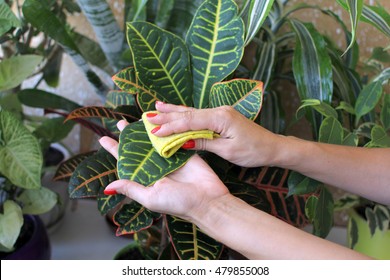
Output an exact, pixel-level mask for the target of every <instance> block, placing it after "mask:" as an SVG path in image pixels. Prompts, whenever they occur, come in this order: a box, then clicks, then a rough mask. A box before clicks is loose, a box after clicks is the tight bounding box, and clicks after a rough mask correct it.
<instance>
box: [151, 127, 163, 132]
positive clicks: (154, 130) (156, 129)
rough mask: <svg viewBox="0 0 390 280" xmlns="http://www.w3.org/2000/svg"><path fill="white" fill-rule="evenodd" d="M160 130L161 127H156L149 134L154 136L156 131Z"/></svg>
mask: <svg viewBox="0 0 390 280" xmlns="http://www.w3.org/2000/svg"><path fill="white" fill-rule="evenodd" d="M160 128H161V126H156V127H155V128H153V129H152V130H151V131H150V132H151V133H152V134H155V133H156V132H157V131H159V130H160Z"/></svg>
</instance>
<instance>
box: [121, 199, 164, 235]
mask: <svg viewBox="0 0 390 280" xmlns="http://www.w3.org/2000/svg"><path fill="white" fill-rule="evenodd" d="M158 217H160V214H156V213H153V212H151V211H150V210H148V209H146V208H145V207H143V206H142V205H141V204H139V203H137V202H135V201H133V202H131V203H129V204H124V205H123V206H122V207H121V209H120V210H119V211H118V212H116V213H115V215H114V222H115V224H116V225H117V226H118V229H117V231H116V234H117V235H123V234H131V233H134V232H138V231H140V230H143V229H145V228H148V227H150V226H151V225H152V224H153V220H154V219H157V218H158Z"/></svg>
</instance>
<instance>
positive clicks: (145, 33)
mask: <svg viewBox="0 0 390 280" xmlns="http://www.w3.org/2000/svg"><path fill="white" fill-rule="evenodd" d="M127 40H128V43H129V46H130V49H131V51H132V54H133V57H134V66H135V69H136V72H137V74H138V78H139V79H140V81H141V82H142V84H144V85H146V86H147V87H148V88H149V89H151V90H153V91H155V92H156V97H157V98H158V99H159V100H162V101H167V102H169V103H173V104H183V105H188V106H190V105H192V100H191V97H192V87H191V84H192V83H191V81H192V79H191V72H190V60H189V54H188V49H187V47H186V45H185V44H184V42H183V40H182V39H180V38H179V37H178V36H176V35H174V34H172V33H170V32H168V31H165V30H163V29H161V28H159V27H157V26H155V25H153V24H151V23H148V22H131V23H128V24H127Z"/></svg>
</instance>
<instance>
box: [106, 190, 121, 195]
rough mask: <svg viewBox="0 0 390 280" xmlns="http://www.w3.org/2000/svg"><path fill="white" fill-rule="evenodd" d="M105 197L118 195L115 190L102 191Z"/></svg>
mask: <svg viewBox="0 0 390 280" xmlns="http://www.w3.org/2000/svg"><path fill="white" fill-rule="evenodd" d="M104 194H105V195H116V194H118V193H117V192H116V190H104Z"/></svg>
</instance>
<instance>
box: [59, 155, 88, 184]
mask: <svg viewBox="0 0 390 280" xmlns="http://www.w3.org/2000/svg"><path fill="white" fill-rule="evenodd" d="M94 153H95V152H88V153H83V154H78V155H76V156H74V157H71V158H69V159H68V160H66V161H63V162H62V163H61V164H60V166H58V168H57V170H56V173H55V175H54V178H53V180H54V181H66V182H68V181H69V179H70V177H71V176H72V174H73V172H74V171H75V170H76V168H77V166H78V165H79V164H80V163H81V162H82V161H83V160H85V159H86V158H88V157H89V156H91V155H92V154H94Z"/></svg>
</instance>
